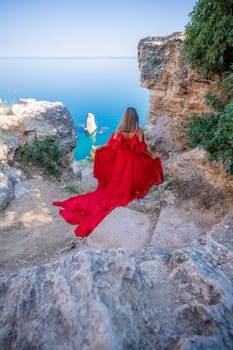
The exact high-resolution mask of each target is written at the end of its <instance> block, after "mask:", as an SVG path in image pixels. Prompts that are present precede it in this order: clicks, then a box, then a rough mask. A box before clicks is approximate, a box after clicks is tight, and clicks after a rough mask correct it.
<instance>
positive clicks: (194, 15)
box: [185, 0, 233, 76]
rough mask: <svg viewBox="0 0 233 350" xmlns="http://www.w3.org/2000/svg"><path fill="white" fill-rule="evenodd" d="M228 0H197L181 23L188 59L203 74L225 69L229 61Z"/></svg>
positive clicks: (232, 47)
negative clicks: (186, 18)
mask: <svg viewBox="0 0 233 350" xmlns="http://www.w3.org/2000/svg"><path fill="white" fill-rule="evenodd" d="M232 15H233V2H232V0H199V1H198V2H197V3H196V5H195V6H194V8H193V11H192V12H191V13H190V17H191V21H190V22H189V23H188V24H187V25H186V27H185V32H186V35H185V48H186V52H187V58H188V62H189V64H190V65H191V66H192V67H196V66H199V67H200V68H201V71H202V73H203V74H204V75H205V76H211V75H212V74H214V73H218V74H219V73H222V72H225V71H228V70H229V68H230V65H231V63H232V62H233V20H232Z"/></svg>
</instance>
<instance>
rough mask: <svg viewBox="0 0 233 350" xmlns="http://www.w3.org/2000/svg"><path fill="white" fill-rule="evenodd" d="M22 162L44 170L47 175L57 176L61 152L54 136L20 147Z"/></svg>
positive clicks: (60, 163) (60, 162)
mask: <svg viewBox="0 0 233 350" xmlns="http://www.w3.org/2000/svg"><path fill="white" fill-rule="evenodd" d="M20 155H21V157H22V159H23V160H25V161H27V162H29V163H31V164H34V165H36V166H38V167H41V168H44V169H45V170H46V171H47V172H48V173H49V174H52V175H58V173H59V167H60V166H61V165H62V161H61V159H62V150H61V148H60V146H59V143H58V142H57V140H56V136H55V135H48V136H46V137H45V138H44V139H43V140H38V139H36V140H34V141H33V142H32V143H30V144H26V145H24V146H22V147H21V149H20Z"/></svg>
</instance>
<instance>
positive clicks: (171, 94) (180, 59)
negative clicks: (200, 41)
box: [138, 32, 217, 151]
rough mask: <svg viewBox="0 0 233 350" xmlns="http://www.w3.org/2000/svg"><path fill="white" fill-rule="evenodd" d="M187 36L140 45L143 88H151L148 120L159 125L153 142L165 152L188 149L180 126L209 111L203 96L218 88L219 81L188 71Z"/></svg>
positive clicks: (144, 41) (145, 41)
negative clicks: (185, 38) (196, 114)
mask: <svg viewBox="0 0 233 350" xmlns="http://www.w3.org/2000/svg"><path fill="white" fill-rule="evenodd" d="M183 43H184V34H183V33H180V32H177V33H173V34H171V35H169V36H166V37H147V38H144V39H142V40H141V41H140V42H139V45H138V64H139V69H140V73H141V85H142V86H143V87H146V88H148V89H149V92H150V108H149V112H148V119H149V120H150V121H151V123H152V124H156V131H155V132H154V131H153V142H151V143H155V144H157V145H158V146H159V147H160V149H161V150H164V151H179V150H182V149H184V148H185V143H186V140H185V138H184V136H183V133H182V132H181V131H180V130H179V126H180V123H181V122H182V121H187V120H189V119H190V117H191V116H192V115H193V114H194V113H198V114H199V113H202V112H209V111H210V108H209V107H208V106H207V105H205V104H204V96H205V95H206V94H207V93H208V92H211V91H213V90H214V89H216V85H217V78H216V80H206V79H204V78H203V77H202V76H201V74H200V72H199V71H198V70H197V69H195V70H194V69H191V68H189V66H188V64H187V60H186V56H185V50H184V44H183Z"/></svg>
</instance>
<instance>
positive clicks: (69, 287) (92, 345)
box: [0, 215, 233, 350]
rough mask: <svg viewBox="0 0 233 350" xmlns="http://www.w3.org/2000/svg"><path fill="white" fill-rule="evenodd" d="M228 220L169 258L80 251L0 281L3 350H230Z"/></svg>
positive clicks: (232, 279) (232, 297)
mask: <svg viewBox="0 0 233 350" xmlns="http://www.w3.org/2000/svg"><path fill="white" fill-rule="evenodd" d="M232 225H233V216H232V215H230V216H228V217H227V218H226V219H225V220H224V222H223V223H222V224H221V225H217V226H215V227H214V228H213V230H212V231H211V232H209V233H208V234H207V235H206V237H205V238H203V239H200V240H197V241H194V242H193V243H191V244H190V246H188V247H187V248H185V249H180V250H177V251H175V252H174V253H173V254H170V253H169V251H168V250H166V249H164V248H162V247H160V248H159V247H157V248H156V247H153V246H151V247H147V248H145V249H142V250H139V251H137V253H135V254H134V255H128V254H127V253H126V252H125V251H124V250H122V249H112V250H111V249H110V250H109V249H99V250H94V251H93V250H89V251H87V250H86V251H83V252H80V253H78V254H76V255H73V256H68V257H65V258H63V259H60V260H59V261H57V262H55V263H53V264H48V265H44V266H40V267H35V268H31V269H23V270H20V271H19V272H16V273H13V274H11V275H9V276H7V277H5V278H2V279H0V305H1V313H0V324H1V329H0V346H1V348H2V349H48V350H52V349H82V350H84V349H86V350H87V349H90V350H91V349H100V350H102V349H108V350H111V349H112V350H117V349H119V350H121V349H135V350H138V349H148V350H150V349H151V350H152V349H153V350H155V349H156V350H164V349H168V350H188V349H189V350H191V349H192V350H194V349H195V350H197V349H205V350H213V349H219V350H220V349H221V350H224V349H225V350H227V349H229V350H230V349H232V341H233V329H232V324H233V314H232V308H233V293H232V291H233V274H232V259H233V237H232V230H231V228H232Z"/></svg>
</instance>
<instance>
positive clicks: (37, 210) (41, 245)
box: [0, 179, 86, 275]
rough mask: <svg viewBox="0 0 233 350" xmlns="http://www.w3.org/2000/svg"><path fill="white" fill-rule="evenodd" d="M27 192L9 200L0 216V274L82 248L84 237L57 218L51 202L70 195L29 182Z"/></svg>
mask: <svg viewBox="0 0 233 350" xmlns="http://www.w3.org/2000/svg"><path fill="white" fill-rule="evenodd" d="M29 183H30V187H31V190H30V193H28V194H25V195H23V196H21V197H20V198H18V199H13V200H12V201H11V203H10V205H9V206H8V207H7V208H6V209H5V210H4V211H3V212H1V213H0V232H1V235H0V274H1V275H5V274H7V273H9V272H12V271H15V270H16V269H18V268H22V267H27V266H32V265H38V264H41V263H46V262H48V261H51V260H53V259H56V258H58V257H59V256H62V255H64V254H67V253H68V252H69V251H70V250H72V251H75V250H79V249H81V248H83V247H84V246H85V241H86V240H85V238H84V239H80V238H78V237H76V236H75V235H74V232H73V229H74V227H73V226H71V225H68V224H67V223H66V222H65V221H64V220H63V219H62V218H61V216H60V215H58V211H59V207H54V206H53V205H51V202H52V201H53V200H62V199H65V198H68V197H70V196H71V195H72V194H71V193H70V192H68V191H67V190H64V189H62V188H60V187H59V185H58V184H57V183H56V182H51V181H48V180H38V179H31V180H29Z"/></svg>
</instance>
